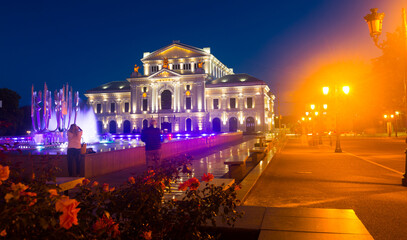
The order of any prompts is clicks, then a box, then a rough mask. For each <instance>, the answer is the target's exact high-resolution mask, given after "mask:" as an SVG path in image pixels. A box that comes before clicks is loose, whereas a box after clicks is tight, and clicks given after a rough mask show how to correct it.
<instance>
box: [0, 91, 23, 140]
mask: <svg viewBox="0 0 407 240" xmlns="http://www.w3.org/2000/svg"><path fill="white" fill-rule="evenodd" d="M20 99H21V97H20V95H18V93H16V92H15V91H13V90H10V89H7V88H0V101H2V107H1V108H0V135H2V136H4V135H15V134H16V132H17V128H18V125H19V123H20V120H21V117H22V114H21V111H20V109H19V107H18V105H19V101H20Z"/></svg>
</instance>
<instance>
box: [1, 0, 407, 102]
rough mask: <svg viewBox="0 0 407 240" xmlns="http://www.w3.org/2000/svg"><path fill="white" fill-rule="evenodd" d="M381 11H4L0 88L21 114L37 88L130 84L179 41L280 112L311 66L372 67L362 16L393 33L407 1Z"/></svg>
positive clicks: (288, 4)
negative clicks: (243, 79) (337, 61)
mask: <svg viewBox="0 0 407 240" xmlns="http://www.w3.org/2000/svg"><path fill="white" fill-rule="evenodd" d="M383 2H384V1H379V0H358V1H354V0H342V1H322V0H321V1H317V0H307V1H299V0H298V1H294V0H291V1H290V0H287V1H270V0H269V1H241V0H234V1H229V0H226V1H223V0H220V1H219V0H218V1H212V0H208V1H191V0H188V1H88V0H81V1H55V0H53V1H18V0H17V1H7V2H6V1H2V2H1V3H0V32H1V35H0V36H1V37H0V88H5V87H6V88H10V89H12V90H15V91H17V92H18V93H19V94H20V95H21V96H22V101H21V103H20V105H25V104H29V101H30V90H31V84H34V85H35V89H36V90H40V89H42V87H43V83H44V82H46V83H47V84H48V85H49V88H50V89H51V90H55V89H59V88H61V87H62V84H64V83H66V82H68V83H70V85H72V86H73V88H74V89H75V90H79V91H80V93H82V94H83V93H84V92H85V91H86V90H87V89H90V88H93V87H96V86H98V85H101V84H103V83H106V82H109V81H121V80H125V78H126V77H128V76H129V75H130V73H131V72H132V69H133V65H134V64H138V65H141V62H140V59H141V58H142V56H143V52H151V51H154V50H157V49H159V48H161V47H164V46H166V45H168V44H170V43H171V42H172V41H173V40H180V41H181V42H182V43H185V44H188V45H192V46H196V47H200V48H203V47H211V52H212V53H213V54H214V55H215V56H216V57H217V58H218V59H219V60H220V61H222V62H223V63H224V64H226V65H227V66H228V67H231V68H233V69H234V71H235V72H236V73H248V74H251V75H253V76H255V77H257V78H260V79H262V80H265V81H266V82H268V83H269V85H270V86H271V89H272V91H273V92H274V93H275V94H276V95H277V96H278V97H279V96H281V98H283V100H281V101H282V102H284V101H290V99H289V97H287V96H288V95H289V94H288V95H287V93H289V92H290V91H293V90H295V88H296V86H297V85H298V82H299V81H300V79H301V78H303V77H304V76H303V75H304V74H305V73H304V71H303V68H302V66H304V65H306V63H307V62H309V61H311V59H316V58H318V59H319V60H320V61H324V58H327V59H328V58H332V57H334V56H336V55H337V54H338V53H339V54H345V55H349V54H350V55H354V56H356V57H359V58H361V59H364V60H366V61H368V60H369V58H371V57H373V56H377V55H378V54H380V52H379V51H378V50H377V49H376V48H375V47H374V46H373V43H372V41H371V39H370V38H369V35H368V30H367V27H366V26H365V25H366V24H365V23H364V21H363V16H364V15H365V14H367V13H368V12H369V8H371V7H379V9H380V11H382V12H386V21H387V26H386V24H385V25H384V28H385V29H384V30H385V31H393V30H394V29H395V27H396V25H397V24H396V23H397V21H399V18H400V12H401V10H400V8H401V2H402V0H394V1H386V2H385V3H383ZM405 5H407V4H405ZM404 7H407V6H404ZM284 96H285V97H284ZM82 98H83V99H85V97H84V96H83V97H82Z"/></svg>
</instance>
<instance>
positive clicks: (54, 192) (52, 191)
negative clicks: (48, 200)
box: [48, 189, 58, 197]
mask: <svg viewBox="0 0 407 240" xmlns="http://www.w3.org/2000/svg"><path fill="white" fill-rule="evenodd" d="M48 192H49V194H50V197H56V196H58V192H57V190H56V189H49V190H48Z"/></svg>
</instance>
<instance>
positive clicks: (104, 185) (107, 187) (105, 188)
mask: <svg viewBox="0 0 407 240" xmlns="http://www.w3.org/2000/svg"><path fill="white" fill-rule="evenodd" d="M103 191H104V192H109V184H107V183H103Z"/></svg>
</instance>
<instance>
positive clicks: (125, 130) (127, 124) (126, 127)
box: [123, 120, 131, 133]
mask: <svg viewBox="0 0 407 240" xmlns="http://www.w3.org/2000/svg"><path fill="white" fill-rule="evenodd" d="M130 132H131V123H130V121H129V120H126V121H124V122H123V133H130Z"/></svg>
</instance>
